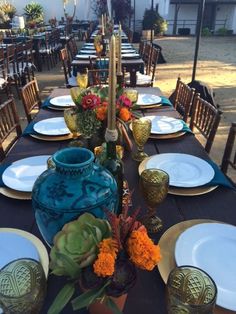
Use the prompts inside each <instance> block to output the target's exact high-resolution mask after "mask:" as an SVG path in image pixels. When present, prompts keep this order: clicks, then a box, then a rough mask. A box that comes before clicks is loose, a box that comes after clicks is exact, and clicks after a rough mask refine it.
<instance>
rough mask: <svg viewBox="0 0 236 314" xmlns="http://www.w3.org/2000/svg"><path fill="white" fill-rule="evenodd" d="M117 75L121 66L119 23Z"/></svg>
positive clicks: (119, 73) (120, 71)
mask: <svg viewBox="0 0 236 314" xmlns="http://www.w3.org/2000/svg"><path fill="white" fill-rule="evenodd" d="M117 75H122V68H121V24H120V23H119V32H118V61H117Z"/></svg>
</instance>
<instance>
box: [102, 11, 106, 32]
mask: <svg viewBox="0 0 236 314" xmlns="http://www.w3.org/2000/svg"><path fill="white" fill-rule="evenodd" d="M104 34H105V33H104V18H103V14H102V35H104Z"/></svg>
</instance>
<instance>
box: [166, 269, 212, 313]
mask: <svg viewBox="0 0 236 314" xmlns="http://www.w3.org/2000/svg"><path fill="white" fill-rule="evenodd" d="M216 296H217V287H216V284H215V282H214V281H213V279H212V278H211V277H210V276H209V275H208V274H207V273H206V272H204V271H203V270H201V269H199V268H197V267H194V266H180V267H176V268H174V269H173V270H172V271H171V272H170V274H169V277H168V280H167V309H168V314H212V313H213V310H214V307H215V304H216Z"/></svg>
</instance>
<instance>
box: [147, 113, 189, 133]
mask: <svg viewBox="0 0 236 314" xmlns="http://www.w3.org/2000/svg"><path fill="white" fill-rule="evenodd" d="M147 118H148V119H150V120H151V121H152V129H151V134H159V135H160V134H161V135H164V134H173V133H176V132H179V131H181V130H182V129H183V126H184V125H183V122H182V121H181V120H179V119H175V118H172V117H166V116H147Z"/></svg>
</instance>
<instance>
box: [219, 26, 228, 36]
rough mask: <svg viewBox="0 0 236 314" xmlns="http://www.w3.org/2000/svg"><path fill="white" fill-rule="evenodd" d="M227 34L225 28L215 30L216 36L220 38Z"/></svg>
mask: <svg viewBox="0 0 236 314" xmlns="http://www.w3.org/2000/svg"><path fill="white" fill-rule="evenodd" d="M227 33H228V29H227V28H225V27H221V28H219V29H218V30H217V34H218V35H221V36H226V35H227Z"/></svg>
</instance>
